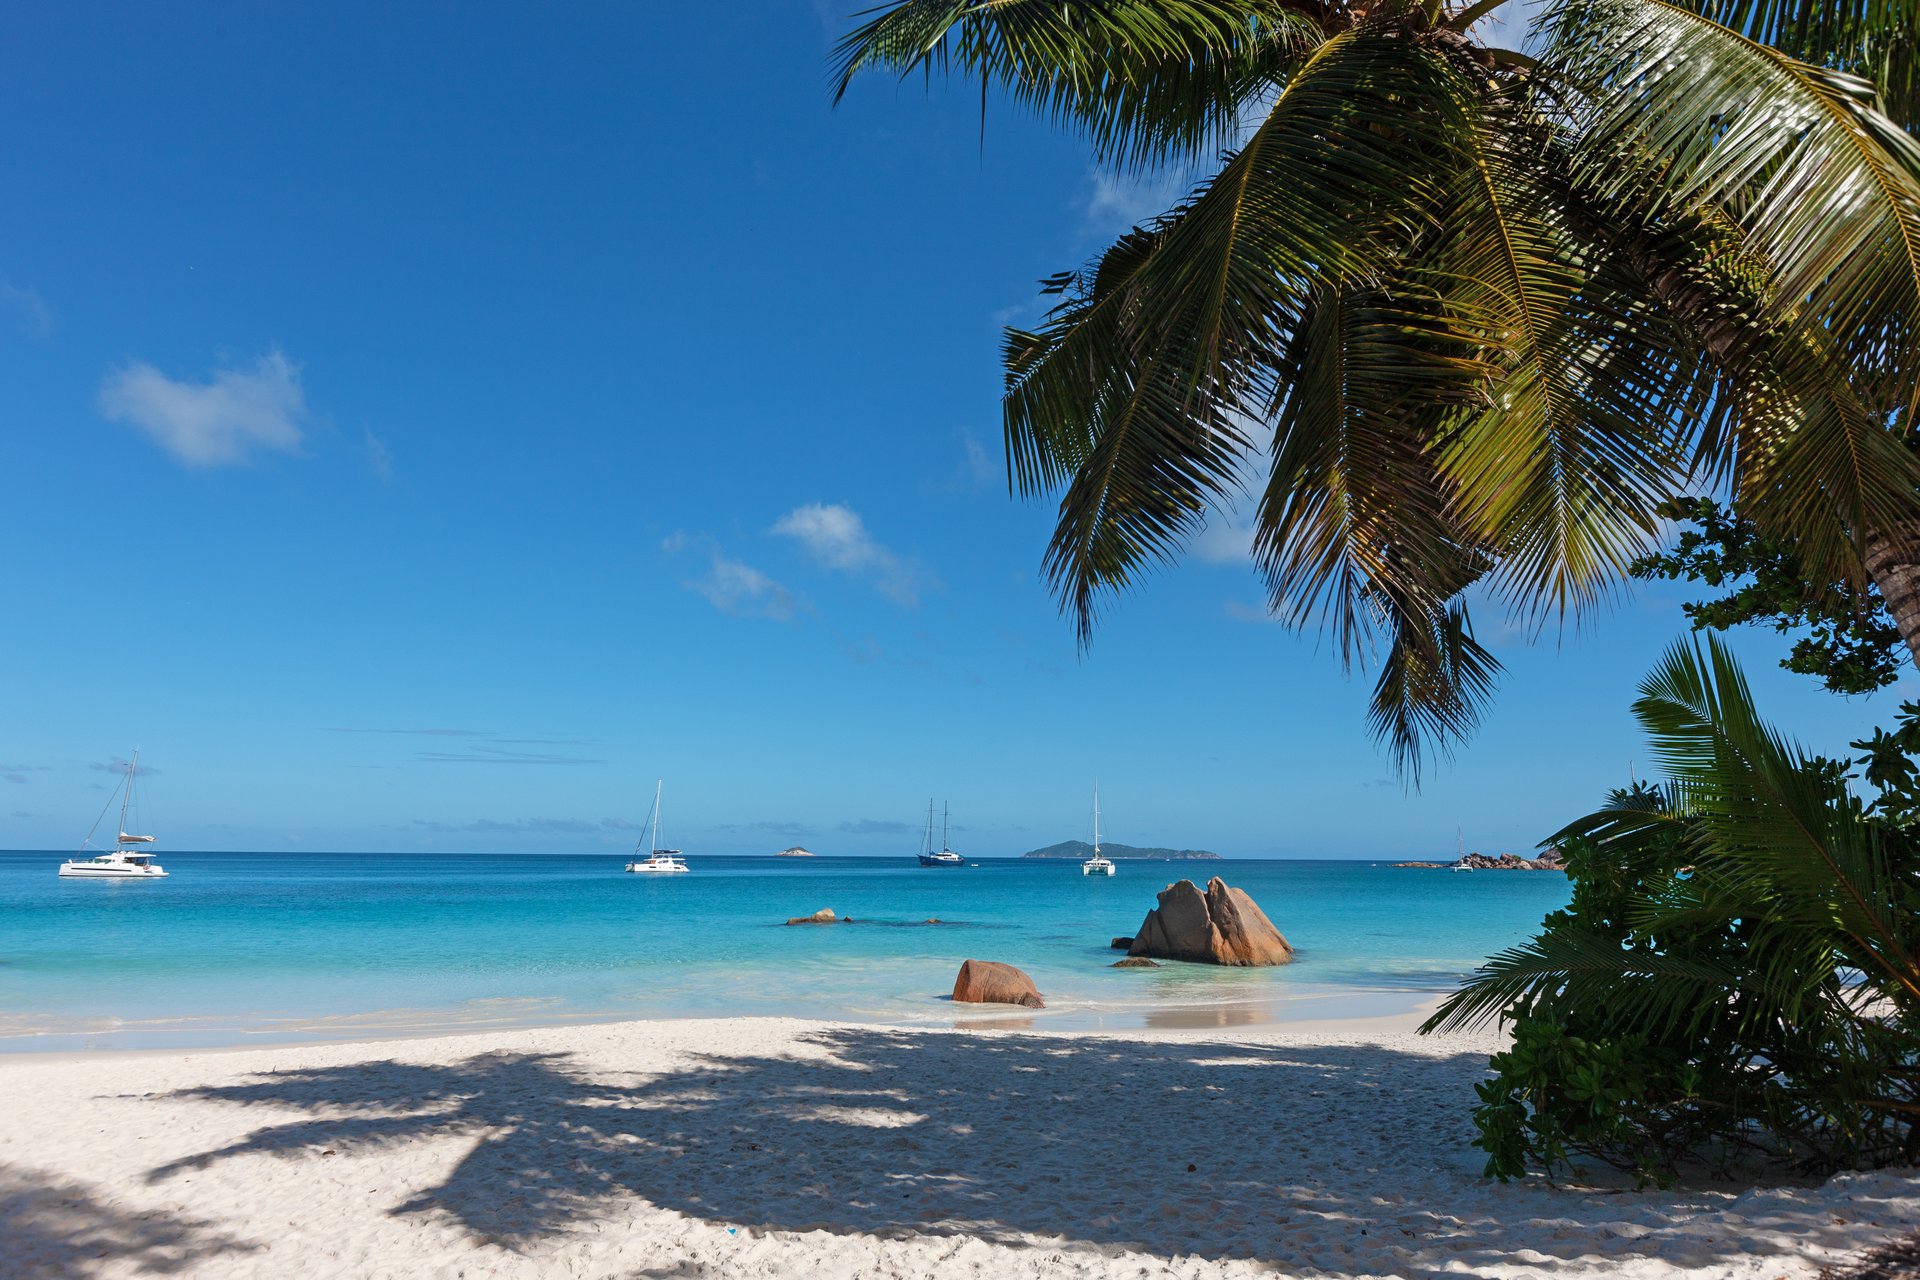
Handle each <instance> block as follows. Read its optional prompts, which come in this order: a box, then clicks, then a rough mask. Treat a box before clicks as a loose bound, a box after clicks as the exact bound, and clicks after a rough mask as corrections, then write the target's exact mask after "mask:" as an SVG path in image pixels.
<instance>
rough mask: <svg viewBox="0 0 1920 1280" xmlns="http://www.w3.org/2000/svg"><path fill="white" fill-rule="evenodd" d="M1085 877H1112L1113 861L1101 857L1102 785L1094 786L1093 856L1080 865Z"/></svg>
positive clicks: (1095, 784) (1096, 784) (1081, 872)
mask: <svg viewBox="0 0 1920 1280" xmlns="http://www.w3.org/2000/svg"><path fill="white" fill-rule="evenodd" d="M1080 874H1081V875H1083V876H1110V875H1112V874H1113V859H1111V858H1103V857H1101V856H1100V784H1099V783H1097V782H1096V783H1094V784H1093V856H1092V857H1091V858H1088V859H1087V860H1086V861H1085V862H1083V863H1081V864H1080Z"/></svg>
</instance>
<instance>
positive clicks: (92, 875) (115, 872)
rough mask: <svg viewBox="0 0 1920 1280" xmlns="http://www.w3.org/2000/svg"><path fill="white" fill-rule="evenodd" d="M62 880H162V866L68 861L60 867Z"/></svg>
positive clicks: (164, 873)
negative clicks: (107, 864)
mask: <svg viewBox="0 0 1920 1280" xmlns="http://www.w3.org/2000/svg"><path fill="white" fill-rule="evenodd" d="M60 878H61V879H62V880H164V879H166V878H167V872H166V868H164V867H154V866H146V867H98V866H89V865H87V864H86V863H83V862H68V863H65V864H63V865H62V866H61V868H60Z"/></svg>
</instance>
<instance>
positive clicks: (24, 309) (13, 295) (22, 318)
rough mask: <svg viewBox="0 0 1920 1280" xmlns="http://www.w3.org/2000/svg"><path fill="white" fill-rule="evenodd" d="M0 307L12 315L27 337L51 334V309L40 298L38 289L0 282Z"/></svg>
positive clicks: (40, 336)
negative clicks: (6, 309) (9, 311)
mask: <svg viewBox="0 0 1920 1280" xmlns="http://www.w3.org/2000/svg"><path fill="white" fill-rule="evenodd" d="M0 305H4V306H5V307H7V308H8V309H9V310H11V311H12V312H13V313H14V316H15V318H16V319H17V320H18V322H19V325H20V327H21V328H22V329H23V330H25V331H26V333H27V334H28V335H29V336H31V337H35V338H44V337H46V336H47V335H48V334H49V333H52V332H53V308H52V307H49V306H48V305H47V300H46V299H45V298H43V297H41V296H40V291H39V290H38V289H29V288H24V287H22V286H20V285H16V284H13V283H11V282H10V281H6V280H0Z"/></svg>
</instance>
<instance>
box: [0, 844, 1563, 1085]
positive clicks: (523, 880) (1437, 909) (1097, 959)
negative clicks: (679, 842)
mask: <svg viewBox="0 0 1920 1280" xmlns="http://www.w3.org/2000/svg"><path fill="white" fill-rule="evenodd" d="M64 856H66V855H63V854H59V853H43V852H24V853H23V852H5V853H0V1051H5V1050H12V1051H23V1050H24V1051H34V1050H59V1051H68V1050H76V1049H93V1048H108V1047H121V1048H141V1047H162V1046H201V1045H225V1044H243V1043H253V1042H258V1041H262V1040H267V1039H298V1040H312V1039H329V1038H341V1039H346V1038H352V1039H364V1038H371V1037H374V1036H379V1035H394V1034H414V1033H423V1032H438V1031H449V1030H459V1029H468V1028H475V1027H483V1026H499V1025H543V1024H551V1023H559V1022H568V1021H587V1020H609V1019H621V1018H657V1017H684V1016H705V1015H716V1014H794V1015H801V1016H809V1017H836V1018H853V1019H861V1020H871V1021H884V1022H891V1023H926V1024H950V1023H952V1022H954V1021H956V1020H959V1019H967V1020H976V1019H978V1018H980V1017H984V1016H989V1015H988V1013H987V1012H986V1011H976V1010H973V1009H970V1008H956V1007H955V1006H954V1005H953V1004H952V1003H951V1002H950V1001H949V1000H947V999H946V995H947V993H948V992H949V991H950V990H951V989H952V986H953V977H954V972H955V970H956V969H957V968H958V966H959V964H960V962H961V961H962V960H964V959H967V958H968V957H976V958H980V959H989V960H1003V961H1006V962H1008V963H1011V964H1016V965H1018V966H1020V967H1021V968H1023V969H1025V970H1026V971H1027V972H1028V973H1030V974H1031V975H1032V976H1033V978H1034V981H1035V983H1036V984H1037V985H1038V986H1039V988H1040V990H1041V991H1042V992H1043V993H1044V994H1045V995H1046V997H1047V1002H1048V1006H1049V1007H1048V1009H1047V1010H1045V1011H1044V1012H1041V1013H1038V1014H1036V1015H1032V1016H1033V1017H1035V1018H1036V1019H1038V1020H1040V1021H1041V1022H1042V1023H1043V1024H1044V1025H1046V1026H1049V1027H1058V1028H1063V1029H1064V1028H1069V1027H1076V1026H1081V1027H1086V1026H1100V1027H1114V1028H1132V1027H1139V1026H1143V1025H1215V1024H1220V1025H1231V1024H1235V1023H1249V1022H1256V1021H1269V1020H1275V1019H1281V1020H1286V1019H1304V1018H1315V1017H1332V1016H1340V1015H1352V1014H1358V1013H1390V1012H1396V1011H1398V1010H1400V1009H1403V1008H1409V1007H1412V1006H1413V1005H1414V1004H1416V1003H1417V1002H1419V1001H1421V1000H1424V999H1427V998H1429V997H1431V996H1432V995H1433V994H1434V993H1437V992H1441V991H1445V990H1448V989H1450V988H1451V986H1452V985H1453V983H1454V982H1455V981H1456V980H1457V979H1458V978H1459V977H1460V975H1462V974H1463V973H1465V972H1467V971H1468V970H1470V969H1472V968H1473V967H1474V966H1475V965H1476V964H1477V963H1478V962H1479V961H1480V960H1481V959H1482V958H1483V957H1485V956H1486V955H1488V954H1490V953H1491V952H1493V951H1497V950H1499V949H1501V948H1503V947H1507V946H1511V945H1513V944H1514V943H1516V942H1519V941H1521V940H1523V939H1524V938H1526V937H1527V936H1528V935H1529V934H1530V932H1531V931H1532V930H1533V929H1534V927H1535V926H1537V925H1538V924H1539V922H1540V919H1541V917H1542V916H1543V915H1544V914H1545V913H1546V912H1548V911H1550V910H1552V909H1554V908H1556V907H1558V906H1561V905H1563V904H1564V903H1565V901H1566V899H1567V895H1568V884H1567V881H1566V879H1565V877H1563V876H1560V875H1557V874H1550V873H1530V872H1478V873H1475V874H1473V875H1456V874H1452V873H1450V872H1446V871H1437V870H1424V869H1412V868H1395V867H1392V866H1389V865H1388V864H1386V863H1384V862H1382V863H1367V862H1347V861H1304V860H1288V861H1278V860H1274V861H1256V860H1246V859H1234V860H1230V861H1225V862H1217V863H1186V864H1179V863H1150V864H1140V863H1124V862H1123V863H1121V864H1120V873H1119V874H1118V875H1117V876H1115V877H1113V878H1111V879H1089V878H1086V877H1083V876H1081V875H1080V868H1079V864H1078V863H1077V862H1072V861H1060V862H1053V861H1037V860H1021V859H992V858H982V859H979V860H978V861H977V862H976V864H975V865H972V866H969V867H965V868H960V869H930V868H922V867H920V866H918V865H917V864H915V863H914V862H913V860H912V859H910V858H901V859H897V860H895V859H876V858H833V857H816V858H806V859H800V858H766V857H761V858H728V857H700V856H698V855H695V856H693V857H692V858H690V862H691V864H692V866H693V871H692V872H691V873H690V874H688V875H684V876H664V877H653V876H635V875H626V874H624V873H623V872H622V870H621V867H622V865H623V863H624V859H623V858H619V857H610V856H604V855H595V856H570V855H558V854H556V855H543V856H509V855H454V854H421V855H416V854H346V853H325V854H306V853H303V854H291V853H191V852H188V853H169V854H166V855H165V856H164V857H162V859H161V861H162V862H163V863H164V864H165V865H166V867H167V869H168V870H169V871H170V872H171V873H172V874H171V876H170V878H168V879H166V880H164V881H157V882H147V883H114V882H110V881H86V880H79V881H75V880H61V879H58V878H57V877H56V876H55V874H54V872H55V870H56V869H57V867H58V864H59V862H60V861H61V859H62V858H63V857H64ZM1215 874H1217V875H1222V876H1224V877H1225V878H1226V879H1227V881H1228V882H1229V883H1231V884H1233V885H1235V886H1237V887H1239V888H1242V889H1245V890H1246V891H1247V892H1248V893H1250V894H1252V895H1253V897H1254V899H1255V900H1256V901H1257V902H1258V903H1259V904H1260V905H1261V907H1262V908H1263V909H1264V910H1265V911H1266V912H1267V914H1268V915H1269V916H1270V917H1272V919H1273V921H1274V923H1275V924H1276V925H1278V926H1279V927H1280V930H1281V932H1283V933H1285V934H1286V935H1287V937H1288V939H1289V940H1290V941H1291V942H1292V943H1293V944H1294V946H1295V948H1296V949H1297V951H1298V959H1297V960H1296V962H1295V963H1294V964H1292V965H1290V966H1287V967H1285V968H1281V969H1265V970H1230V969H1216V968H1212V967H1208V966H1199V965H1178V964H1175V965H1168V966H1166V967H1164V968H1160V969H1154V970H1127V969H1113V968H1110V967H1109V966H1110V965H1111V964H1112V962H1113V961H1114V960H1115V959H1116V958H1117V956H1116V955H1115V953H1114V952H1112V951H1110V950H1109V949H1108V945H1107V944H1108V941H1109V939H1110V938H1112V937H1113V936H1114V935H1118V934H1131V933H1133V932H1134V930H1135V929H1136V928H1137V926H1138V925H1139V923H1140V920H1141V917H1142V916H1143V915H1145V913H1146V911H1147V910H1148V908H1150V907H1152V906H1153V902H1154V894H1155V893H1156V892H1157V891H1158V890H1160V889H1161V888H1163V887H1165V886H1166V885H1167V884H1168V883H1169V882H1171V881H1173V880H1175V879H1179V878H1182V877H1191V878H1194V879H1196V880H1198V881H1200V882H1202V883H1204V881H1205V879H1206V877H1207V876H1208V875H1215ZM822 907H831V908H833V910H834V911H836V912H837V913H839V914H840V915H842V916H851V917H853V919H854V920H855V921H856V923H854V924H850V925H836V926H832V927H804V928H802V927H793V928H789V927H787V926H786V925H785V924H784V921H785V920H786V919H787V918H788V917H789V916H800V915H807V914H810V913H812V912H814V911H817V910H819V909H820V908H822ZM935 919H937V920H938V921H939V923H937V924H933V923H927V922H928V921H929V920H935ZM1006 1013H1007V1011H1005V1010H1001V1011H1000V1012H999V1014H998V1015H997V1016H1000V1017H1005V1016H1006ZM1021 1016H1022V1017H1023V1018H1024V1017H1026V1016H1028V1015H1026V1014H1025V1012H1024V1011H1022V1012H1021Z"/></svg>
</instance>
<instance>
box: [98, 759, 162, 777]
mask: <svg viewBox="0 0 1920 1280" xmlns="http://www.w3.org/2000/svg"><path fill="white" fill-rule="evenodd" d="M129 763H130V762H129V761H128V760H127V759H126V758H125V757H124V756H114V757H113V758H111V759H109V760H106V761H104V762H103V761H99V760H96V761H94V762H93V763H92V764H90V765H88V766H87V768H89V769H92V770H93V771H94V772H95V773H125V772H126V771H127V765H128V764H129ZM140 776H141V777H143V778H157V777H159V776H160V770H158V769H156V768H154V767H153V766H152V765H150V764H143V765H141V766H140Z"/></svg>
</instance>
